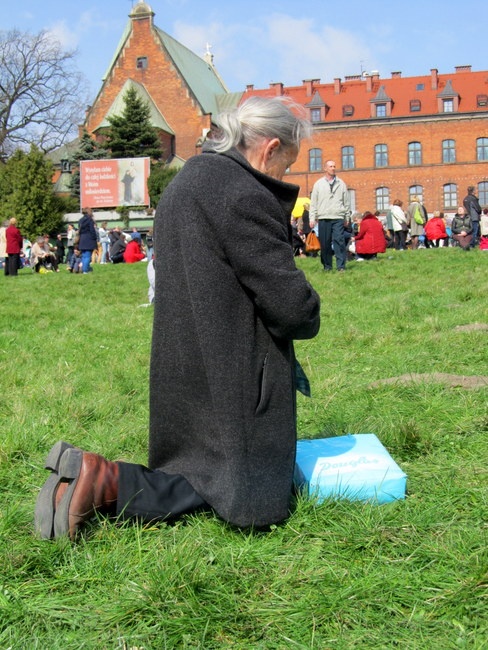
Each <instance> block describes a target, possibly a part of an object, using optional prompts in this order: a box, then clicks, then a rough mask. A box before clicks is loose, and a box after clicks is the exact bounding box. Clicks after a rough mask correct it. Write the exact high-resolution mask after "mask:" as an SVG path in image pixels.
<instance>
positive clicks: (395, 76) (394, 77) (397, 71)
mask: <svg viewBox="0 0 488 650" xmlns="http://www.w3.org/2000/svg"><path fill="white" fill-rule="evenodd" d="M401 76H402V73H401V72H400V71H399V70H396V71H395V72H392V73H391V78H392V79H399V78H400V77H401Z"/></svg>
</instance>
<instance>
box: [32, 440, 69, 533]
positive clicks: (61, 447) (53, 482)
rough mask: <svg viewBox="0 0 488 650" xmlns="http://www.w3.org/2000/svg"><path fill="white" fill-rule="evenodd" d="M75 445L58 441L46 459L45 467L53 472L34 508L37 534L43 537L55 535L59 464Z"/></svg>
mask: <svg viewBox="0 0 488 650" xmlns="http://www.w3.org/2000/svg"><path fill="white" fill-rule="evenodd" d="M72 448H73V445H70V444H69V443H68V442H63V441H62V440H60V441H59V442H57V443H56V444H55V445H54V446H53V447H51V450H50V452H49V454H48V455H47V457H46V460H45V461H44V468H45V469H48V470H50V472H51V474H50V475H49V477H48V478H47V480H46V482H45V483H44V485H43V486H42V488H41V490H40V492H39V494H38V496H37V501H36V507H35V510H34V526H35V530H36V532H37V534H38V535H39V536H40V537H41V538H42V539H52V538H53V536H54V514H55V507H54V504H55V498H56V491H57V488H58V485H59V481H60V477H59V464H60V461H61V457H62V456H63V454H64V452H65V451H66V450H68V449H72Z"/></svg>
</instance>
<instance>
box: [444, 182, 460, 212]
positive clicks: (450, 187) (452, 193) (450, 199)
mask: <svg viewBox="0 0 488 650" xmlns="http://www.w3.org/2000/svg"><path fill="white" fill-rule="evenodd" d="M443 196H444V208H454V209H455V208H457V207H458V198H457V185H456V184H455V183H446V184H445V185H444V187H443Z"/></svg>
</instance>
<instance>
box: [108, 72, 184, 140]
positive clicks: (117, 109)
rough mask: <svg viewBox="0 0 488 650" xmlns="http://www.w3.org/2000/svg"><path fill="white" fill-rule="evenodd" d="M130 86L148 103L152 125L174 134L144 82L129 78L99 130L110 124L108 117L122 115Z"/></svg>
mask: <svg viewBox="0 0 488 650" xmlns="http://www.w3.org/2000/svg"><path fill="white" fill-rule="evenodd" d="M129 88H133V89H134V90H135V91H136V93H137V95H138V96H139V97H140V98H141V99H142V100H143V101H144V102H145V103H146V104H148V106H149V111H150V114H149V119H150V121H151V126H154V127H156V128H157V129H162V130H163V131H166V132H167V133H171V134H172V135H173V134H174V131H173V129H172V128H171V127H170V126H169V124H168V122H167V121H166V119H165V118H164V115H163V114H162V113H161V111H160V110H159V108H158V107H157V106H156V104H155V102H154V101H153V99H152V98H151V95H150V94H149V93H148V91H147V90H146V88H145V87H144V86H143V85H142V84H140V83H137V81H134V80H133V79H127V81H126V82H125V84H124V85H123V86H122V88H121V90H120V92H119V94H118V95H117V97H116V98H115V100H114V102H113V104H112V106H111V107H110V109H109V110H108V112H107V113H106V115H105V117H104V119H103V121H102V122H101V123H100V124H99V125H98V127H97V130H98V129H102V128H106V127H109V126H110V122H109V121H108V118H110V117H113V116H114V115H122V113H123V112H124V109H125V101H124V96H125V94H126V92H127V91H128V90H129Z"/></svg>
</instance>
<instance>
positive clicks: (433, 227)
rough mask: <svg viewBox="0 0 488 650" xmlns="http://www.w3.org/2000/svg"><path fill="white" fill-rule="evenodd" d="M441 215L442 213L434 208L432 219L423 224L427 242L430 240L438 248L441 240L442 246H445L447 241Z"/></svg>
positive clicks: (442, 215)
mask: <svg viewBox="0 0 488 650" xmlns="http://www.w3.org/2000/svg"><path fill="white" fill-rule="evenodd" d="M443 217H444V213H443V212H439V211H438V210H436V211H435V212H434V215H433V217H432V219H429V220H428V221H427V223H426V224H425V226H424V231H425V236H426V237H427V239H428V240H429V242H432V245H433V246H435V248H439V244H440V242H441V241H442V242H444V243H443V246H447V242H448V241H449V237H448V236H447V232H446V224H445V223H444V218H443Z"/></svg>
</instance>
